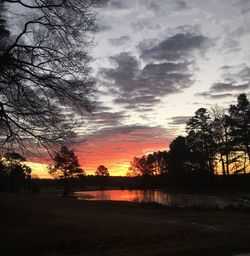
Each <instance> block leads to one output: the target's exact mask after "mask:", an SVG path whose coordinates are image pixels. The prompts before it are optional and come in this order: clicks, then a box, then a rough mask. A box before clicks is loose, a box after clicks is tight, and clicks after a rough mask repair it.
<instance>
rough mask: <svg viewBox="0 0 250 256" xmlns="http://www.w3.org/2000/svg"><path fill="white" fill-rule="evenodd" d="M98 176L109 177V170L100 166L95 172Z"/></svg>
mask: <svg viewBox="0 0 250 256" xmlns="http://www.w3.org/2000/svg"><path fill="white" fill-rule="evenodd" d="M95 175H96V176H109V171H108V168H107V167H105V166H104V165H99V166H98V167H97V169H96V171H95Z"/></svg>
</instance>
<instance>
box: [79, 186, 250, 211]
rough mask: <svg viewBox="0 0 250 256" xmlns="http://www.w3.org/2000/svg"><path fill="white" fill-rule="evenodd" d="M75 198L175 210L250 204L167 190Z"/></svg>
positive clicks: (103, 192)
mask: <svg viewBox="0 0 250 256" xmlns="http://www.w3.org/2000/svg"><path fill="white" fill-rule="evenodd" d="M74 196H75V197H76V198H77V199H78V200H95V201H127V202H138V203H156V204H160V205H164V206H167V207H173V208H206V209H210V208H211V209H224V208H228V207H232V208H249V209H250V202H249V201H248V200H246V201H244V200H243V199H242V198H238V197H232V196H230V197H229V196H228V197H226V196H218V195H204V194H187V193H182V194H180V193H172V192H169V191H166V190H95V191H79V192H75V193H74Z"/></svg>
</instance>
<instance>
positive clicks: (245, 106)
mask: <svg viewBox="0 0 250 256" xmlns="http://www.w3.org/2000/svg"><path fill="white" fill-rule="evenodd" d="M229 114H230V128H231V136H232V137H233V148H234V151H235V152H237V154H236V157H237V158H238V157H239V152H242V153H243V157H242V158H243V159H244V160H243V161H241V162H243V163H244V165H243V167H241V168H240V169H237V171H238V172H240V171H241V170H242V171H243V172H244V173H245V172H246V158H248V161H249V160H250V145H249V144H250V104H249V101H248V99H247V97H246V95H245V94H240V95H239V96H238V98H237V105H231V106H230V109H229ZM235 160H236V159H235Z"/></svg>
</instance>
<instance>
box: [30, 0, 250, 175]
mask: <svg viewBox="0 0 250 256" xmlns="http://www.w3.org/2000/svg"><path fill="white" fill-rule="evenodd" d="M97 17H98V23H99V31H98V32H97V33H96V35H95V38H94V42H95V45H94V47H93V48H92V50H91V52H90V54H91V56H92V57H93V61H92V64H91V65H92V68H93V75H94V77H95V79H96V80H97V91H96V93H95V97H96V104H95V105H96V108H95V110H94V112H93V116H87V117H86V123H85V125H84V127H82V128H81V129H79V131H78V136H79V141H80V142H81V141H82V142H81V143H78V145H76V146H74V149H75V151H76V153H77V155H78V157H79V160H80V163H81V164H82V167H83V168H84V169H85V171H86V173H87V174H91V173H93V171H95V170H96V168H97V166H98V165H101V164H103V165H105V166H106V167H107V168H108V169H109V171H110V173H111V175H125V174H126V172H127V169H128V166H129V162H130V161H131V160H132V159H133V157H134V156H140V155H143V154H145V153H149V152H152V151H156V150H166V149H167V148H168V145H169V143H170V141H171V140H172V139H173V138H174V137H176V136H177V135H180V134H183V133H184V130H185V129H184V128H185V122H186V121H187V119H188V118H189V117H190V116H192V115H193V114H194V112H195V110H197V109H198V108H200V107H207V108H211V107H213V106H215V105H216V104H218V105H220V106H222V107H227V106H228V105H229V104H231V103H234V102H235V101H236V97H237V95H238V94H239V93H242V92H245V93H248V92H249V80H250V44H249V42H250V1H249V0H224V1H221V0H209V1H204V0H186V1H184V0H157V1H156V0H107V1H105V4H104V5H103V6H102V7H101V8H98V10H97ZM34 169H37V168H34ZM35 173H38V172H35ZM39 173H40V174H41V173H43V175H44V174H45V173H46V168H44V169H43V170H42V171H40V172H39Z"/></svg>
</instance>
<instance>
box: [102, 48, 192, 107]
mask: <svg viewBox="0 0 250 256" xmlns="http://www.w3.org/2000/svg"><path fill="white" fill-rule="evenodd" d="M111 60H112V61H113V63H114V65H115V67H114V68H103V69H101V70H100V75H101V76H102V77H103V78H104V79H106V80H107V81H109V83H110V86H112V88H115V89H116V90H117V93H118V95H119V96H117V97H116V99H115V103H119V104H133V105H135V106H138V105H145V104H147V106H150V105H155V103H157V102H159V101H160V98H161V97H162V96H164V95H168V94H172V93H178V92H181V91H183V89H185V88H187V87H189V86H190V85H191V84H192V83H193V74H192V63H191V62H180V63H175V62H164V63H158V64H153V63H152V64H146V65H145V66H144V67H142V68H140V66H141V64H140V62H139V60H138V59H137V58H136V57H135V56H132V55H131V54H130V53H128V52H123V53H120V54H119V55H116V56H113V57H112V58H111Z"/></svg>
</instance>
